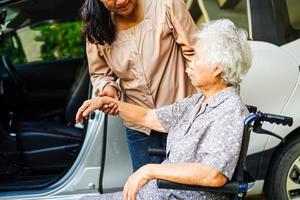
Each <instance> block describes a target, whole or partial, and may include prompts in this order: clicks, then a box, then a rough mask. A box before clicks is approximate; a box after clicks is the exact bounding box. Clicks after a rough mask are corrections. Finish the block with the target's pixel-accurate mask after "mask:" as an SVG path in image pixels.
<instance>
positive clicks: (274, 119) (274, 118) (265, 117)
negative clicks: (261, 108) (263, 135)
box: [259, 112, 293, 126]
mask: <svg viewBox="0 0 300 200" xmlns="http://www.w3.org/2000/svg"><path fill="white" fill-rule="evenodd" d="M259 115H260V118H261V121H265V122H270V123H275V124H281V125H283V126H286V125H288V126H292V125H293V118H292V117H286V116H283V115H274V114H270V113H261V112H259Z"/></svg>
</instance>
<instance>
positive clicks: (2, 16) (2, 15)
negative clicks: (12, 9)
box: [0, 9, 7, 25]
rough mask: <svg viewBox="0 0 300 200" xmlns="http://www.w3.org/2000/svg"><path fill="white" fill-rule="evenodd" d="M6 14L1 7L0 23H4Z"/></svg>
mask: <svg viewBox="0 0 300 200" xmlns="http://www.w3.org/2000/svg"><path fill="white" fill-rule="evenodd" d="M6 14H7V11H6V10H4V9H3V10H1V11H0V25H4V22H5V19H6Z"/></svg>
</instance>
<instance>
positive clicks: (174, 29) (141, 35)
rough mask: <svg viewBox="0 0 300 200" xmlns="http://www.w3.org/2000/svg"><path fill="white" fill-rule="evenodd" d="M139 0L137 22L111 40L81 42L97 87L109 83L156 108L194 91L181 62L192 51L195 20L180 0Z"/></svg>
mask: <svg viewBox="0 0 300 200" xmlns="http://www.w3.org/2000/svg"><path fill="white" fill-rule="evenodd" d="M144 5H145V9H144V10H145V12H144V20H143V21H142V22H140V23H139V24H138V25H137V26H135V27H133V28H130V29H127V30H124V31H119V32H117V34H116V38H115V40H114V42H113V43H112V44H111V45H108V44H105V45H95V44H91V43H90V42H87V46H86V51H87V57H88V63H89V73H90V76H91V81H92V84H93V86H94V87H96V88H97V92H98V91H101V90H102V89H103V88H104V86H105V85H106V84H110V85H113V86H115V87H117V88H119V89H120V90H121V91H122V94H123V100H124V101H125V102H129V103H133V104H136V105H140V106H143V107H147V108H158V107H161V106H163V105H168V104H172V103H174V102H175V101H178V100H181V99H183V98H184V97H186V96H189V95H192V94H193V93H194V92H195V88H194V87H193V86H192V84H191V83H190V80H189V79H188V77H187V75H186V73H185V66H186V61H190V60H191V57H192V56H193V55H194V49H193V47H192V44H195V41H194V40H195V37H194V33H195V31H196V25H195V24H194V21H193V19H192V18H191V16H190V14H189V11H188V10H187V8H186V6H185V4H184V2H183V0H144ZM117 79H119V82H118V84H117V83H116V81H117ZM125 124H126V125H127V126H128V127H129V128H132V129H135V130H138V131H142V132H144V133H146V134H149V133H150V131H151V130H150V129H148V128H145V127H140V126H136V125H133V124H130V123H126V122H125Z"/></svg>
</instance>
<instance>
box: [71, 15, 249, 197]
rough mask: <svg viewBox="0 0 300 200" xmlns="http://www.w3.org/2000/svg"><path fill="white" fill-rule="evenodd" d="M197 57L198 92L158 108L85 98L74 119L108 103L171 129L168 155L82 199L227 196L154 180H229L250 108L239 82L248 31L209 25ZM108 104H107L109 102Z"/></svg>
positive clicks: (216, 183) (136, 119) (127, 115)
mask: <svg viewBox="0 0 300 200" xmlns="http://www.w3.org/2000/svg"><path fill="white" fill-rule="evenodd" d="M197 36H198V39H199V43H198V44H197V49H196V55H195V58H194V61H193V62H192V63H191V65H190V66H189V68H188V69H187V73H188V75H189V78H190V79H191V82H192V84H193V85H194V86H195V87H196V88H197V89H198V93H197V94H195V95H193V96H191V97H188V98H185V99H184V100H182V101H178V102H177V103H174V104H172V105H169V106H164V107H161V108H159V109H146V108H143V107H139V106H136V105H132V104H128V103H124V102H121V101H117V100H115V99H112V98H109V97H96V98H94V99H91V100H88V101H86V102H85V103H84V104H83V105H82V106H81V108H80V109H79V110H78V113H77V115H76V120H77V121H78V122H82V121H83V119H84V118H86V117H87V116H88V114H89V113H91V112H92V111H94V110H96V109H100V110H102V109H106V108H105V107H106V106H110V107H118V114H119V116H120V117H121V118H123V119H124V120H127V121H130V122H132V123H136V124H138V125H141V126H144V127H148V128H151V129H154V130H157V131H160V132H168V133H169V134H168V137H167V154H166V157H167V158H166V160H165V161H164V162H163V163H162V164H148V165H145V166H143V167H141V168H140V169H139V170H138V171H136V172H135V173H134V174H132V175H131V176H130V177H129V178H128V180H127V182H126V184H125V186H124V190H123V194H122V193H121V192H117V193H112V194H103V195H98V196H87V197H83V199H126V200H135V199H145V200H148V199H218V200H220V199H228V198H229V197H228V196H226V195H225V194H212V193H206V192H196V191H180V190H167V189H158V188H157V185H156V182H155V180H156V179H165V180H169V181H172V182H177V183H183V184H192V185H200V186H212V187H220V186H222V185H224V184H225V183H226V182H227V181H228V180H230V179H231V177H232V175H233V173H234V169H235V167H236V164H237V161H238V155H239V151H240V147H241V140H242V133H243V122H244V118H245V117H246V115H247V114H248V111H247V109H246V107H245V106H244V104H243V103H242V101H241V98H240V96H239V94H238V89H237V88H238V85H239V83H240V82H241V80H242V78H243V77H244V75H245V74H246V73H247V71H248V69H249V68H250V66H251V58H252V56H251V51H250V47H249V44H248V42H247V34H246V33H245V32H244V31H242V30H240V29H238V28H236V27H235V25H234V24H233V23H232V22H231V21H230V20H227V19H222V20H216V21H212V22H209V23H207V24H205V25H204V26H203V27H202V29H201V30H200V31H199V33H198V34H197ZM105 104H107V105H106V106H105Z"/></svg>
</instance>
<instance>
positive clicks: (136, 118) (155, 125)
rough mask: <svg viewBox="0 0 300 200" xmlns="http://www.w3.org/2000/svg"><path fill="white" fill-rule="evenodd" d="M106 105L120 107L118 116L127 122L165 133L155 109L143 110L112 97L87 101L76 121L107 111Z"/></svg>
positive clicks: (78, 113)
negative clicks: (94, 112) (99, 111)
mask: <svg viewBox="0 0 300 200" xmlns="http://www.w3.org/2000/svg"><path fill="white" fill-rule="evenodd" d="M105 104H108V105H109V106H110V107H118V114H119V116H120V117H121V118H122V119H124V120H125V121H128V122H131V123H134V124H137V125H141V126H144V127H147V128H151V129H153V130H156V131H159V132H165V130H164V128H163V127H162V125H161V123H160V122H159V120H158V119H157V116H156V113H155V110H154V109H147V108H143V107H141V106H136V105H133V104H129V103H125V102H122V101H118V100H115V99H113V98H110V97H96V98H93V99H90V100H87V101H85V102H84V103H83V104H82V106H81V107H80V108H79V109H78V112H77V114H76V121H77V122H82V121H83V119H84V118H86V117H87V116H88V115H89V114H90V113H91V112H93V111H95V110H97V109H99V110H103V109H106V107H105Z"/></svg>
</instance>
